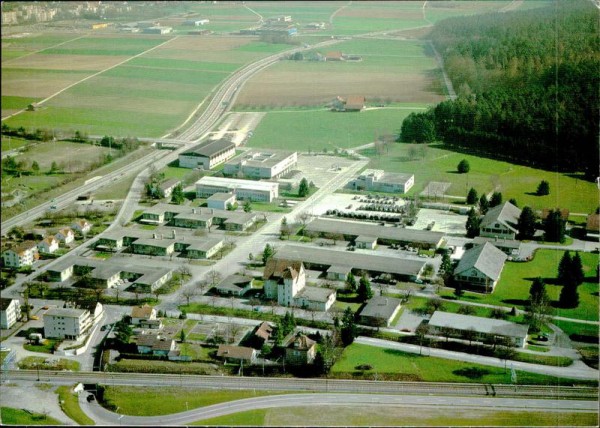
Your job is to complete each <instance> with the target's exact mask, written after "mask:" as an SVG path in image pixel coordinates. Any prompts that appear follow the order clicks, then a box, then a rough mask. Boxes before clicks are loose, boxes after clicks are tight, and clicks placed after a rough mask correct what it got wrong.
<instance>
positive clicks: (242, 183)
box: [196, 177, 279, 202]
mask: <svg viewBox="0 0 600 428" xmlns="http://www.w3.org/2000/svg"><path fill="white" fill-rule="evenodd" d="M230 192H233V193H234V194H235V196H236V198H237V199H238V200H250V201H258V202H272V201H273V199H275V198H277V197H278V196H279V184H277V183H271V182H268V181H251V180H240V179H236V178H221V177H202V178H201V179H200V180H198V181H197V182H196V194H197V196H198V197H199V198H208V197H209V196H212V195H214V194H215V193H230Z"/></svg>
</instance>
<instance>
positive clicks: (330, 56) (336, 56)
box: [325, 51, 344, 98]
mask: <svg viewBox="0 0 600 428" xmlns="http://www.w3.org/2000/svg"><path fill="white" fill-rule="evenodd" d="M343 60H344V54H343V53H342V52H340V51H332V52H327V53H326V54H325V61H343ZM338 98H339V97H338Z"/></svg>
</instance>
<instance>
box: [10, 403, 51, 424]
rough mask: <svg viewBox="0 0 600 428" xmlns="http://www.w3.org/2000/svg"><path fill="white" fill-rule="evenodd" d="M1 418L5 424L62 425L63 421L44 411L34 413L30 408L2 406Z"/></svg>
mask: <svg viewBox="0 0 600 428" xmlns="http://www.w3.org/2000/svg"><path fill="white" fill-rule="evenodd" d="M0 420H2V424H3V425H20V426H28V425H46V426H47V425H62V423H61V422H60V421H58V420H56V419H54V418H52V417H50V416H47V415H44V414H42V413H33V412H30V411H28V410H22V409H13V408H11V407H2V408H0Z"/></svg>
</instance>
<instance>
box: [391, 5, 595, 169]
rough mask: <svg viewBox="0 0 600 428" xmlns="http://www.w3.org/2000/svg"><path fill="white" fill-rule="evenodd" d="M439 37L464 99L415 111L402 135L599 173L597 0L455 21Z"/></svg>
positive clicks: (435, 37) (435, 34) (442, 25)
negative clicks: (594, 3)
mask: <svg viewBox="0 0 600 428" xmlns="http://www.w3.org/2000/svg"><path fill="white" fill-rule="evenodd" d="M557 34H558V37H557ZM431 37H432V41H433V44H434V46H435V47H436V49H437V51H438V52H440V54H441V55H442V57H443V59H444V64H445V68H446V71H447V73H448V75H449V77H450V79H451V80H452V83H453V85H454V87H455V88H457V92H458V98H457V99H456V100H453V101H452V100H449V101H444V102H442V103H440V104H438V105H437V106H436V107H434V108H432V109H430V110H429V111H427V112H424V113H413V114H411V115H409V116H408V117H407V118H406V119H405V121H404V122H403V123H402V127H401V136H400V141H404V142H417V143H422V142H431V141H436V140H440V141H443V142H444V143H446V144H448V145H449V146H451V147H453V148H457V149H460V150H468V151H469V152H471V153H473V152H479V153H482V154H488V155H490V156H492V157H494V158H498V157H503V158H505V159H506V160H509V161H512V162H515V163H524V164H526V165H530V166H534V167H541V168H546V169H550V170H559V171H584V172H585V173H586V175H587V177H588V178H595V176H596V175H597V166H598V163H599V156H598V153H599V149H598V139H597V130H598V126H599V117H600V114H599V112H600V111H599V106H600V102H599V101H600V91H598V88H599V86H600V74H599V73H598V72H597V71H598V69H599V68H600V58H598V56H597V55H596V52H597V46H598V41H599V40H598V21H597V10H596V8H595V7H594V5H593V4H592V3H591V2H587V1H583V0H579V1H574V2H559V3H556V4H552V5H551V6H548V7H545V8H536V9H535V10H531V11H523V12H511V13H503V14H493V15H492V14H490V15H481V16H478V18H477V19H476V20H474V19H472V18H471V17H464V18H451V19H446V20H443V21H441V22H439V23H437V24H436V26H435V27H434V30H433V31H432V34H431Z"/></svg>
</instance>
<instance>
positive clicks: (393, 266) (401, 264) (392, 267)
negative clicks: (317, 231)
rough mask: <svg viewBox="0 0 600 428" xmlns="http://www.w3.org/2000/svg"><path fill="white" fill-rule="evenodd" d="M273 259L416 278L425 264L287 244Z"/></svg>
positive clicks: (418, 261)
mask: <svg viewBox="0 0 600 428" xmlns="http://www.w3.org/2000/svg"><path fill="white" fill-rule="evenodd" d="M273 257H274V258H275V259H277V260H279V259H287V260H298V261H302V262H306V263H313V264H320V265H329V266H331V265H345V266H351V267H352V268H353V269H364V270H367V271H376V272H387V273H392V274H397V275H406V276H417V275H418V274H419V273H420V272H421V269H423V266H425V262H424V261H421V260H409V259H405V258H402V257H391V256H379V255H375V254H361V253H356V252H349V251H344V250H342V251H340V250H334V249H325V248H320V247H311V246H304V245H293V244H287V245H284V246H281V247H278V248H277V252H276V253H275V255H274V256H273Z"/></svg>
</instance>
